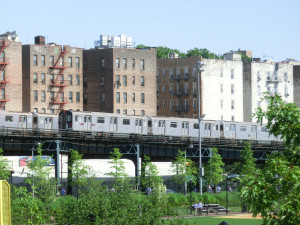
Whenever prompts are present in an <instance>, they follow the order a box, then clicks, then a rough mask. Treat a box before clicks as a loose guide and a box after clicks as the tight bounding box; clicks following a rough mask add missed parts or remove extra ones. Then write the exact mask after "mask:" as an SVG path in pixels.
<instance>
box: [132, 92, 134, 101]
mask: <svg viewBox="0 0 300 225" xmlns="http://www.w3.org/2000/svg"><path fill="white" fill-rule="evenodd" d="M132 102H135V93H132Z"/></svg>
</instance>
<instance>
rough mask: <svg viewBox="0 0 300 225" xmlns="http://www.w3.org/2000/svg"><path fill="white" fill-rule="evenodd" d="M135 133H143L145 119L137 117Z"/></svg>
mask: <svg viewBox="0 0 300 225" xmlns="http://www.w3.org/2000/svg"><path fill="white" fill-rule="evenodd" d="M134 124H135V126H134V133H138V134H141V133H143V120H142V119H135V123H134Z"/></svg>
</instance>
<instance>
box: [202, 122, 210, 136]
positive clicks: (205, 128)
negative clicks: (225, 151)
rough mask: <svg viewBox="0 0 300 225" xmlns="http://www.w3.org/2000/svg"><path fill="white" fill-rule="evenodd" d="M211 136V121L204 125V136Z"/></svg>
mask: <svg viewBox="0 0 300 225" xmlns="http://www.w3.org/2000/svg"><path fill="white" fill-rule="evenodd" d="M210 136H211V123H206V124H205V126H204V137H210Z"/></svg>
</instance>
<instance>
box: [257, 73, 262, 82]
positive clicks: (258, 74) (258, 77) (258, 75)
mask: <svg viewBox="0 0 300 225" xmlns="http://www.w3.org/2000/svg"><path fill="white" fill-rule="evenodd" d="M260 80H261V78H260V72H259V71H257V82H259V81H260Z"/></svg>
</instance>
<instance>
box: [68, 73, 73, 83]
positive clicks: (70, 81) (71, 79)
mask: <svg viewBox="0 0 300 225" xmlns="http://www.w3.org/2000/svg"><path fill="white" fill-rule="evenodd" d="M69 85H73V75H72V74H69Z"/></svg>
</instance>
